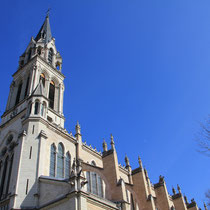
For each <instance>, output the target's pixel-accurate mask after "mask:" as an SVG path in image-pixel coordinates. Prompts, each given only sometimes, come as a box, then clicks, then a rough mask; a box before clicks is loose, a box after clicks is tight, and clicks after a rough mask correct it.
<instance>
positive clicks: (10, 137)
mask: <svg viewBox="0 0 210 210" xmlns="http://www.w3.org/2000/svg"><path fill="white" fill-rule="evenodd" d="M12 140H13V135H9V137H8V138H7V142H6V144H10V143H11V142H12Z"/></svg>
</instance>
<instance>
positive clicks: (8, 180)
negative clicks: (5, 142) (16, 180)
mask: <svg viewBox="0 0 210 210" xmlns="http://www.w3.org/2000/svg"><path fill="white" fill-rule="evenodd" d="M13 158H14V154H12V157H11V159H10V165H9V173H8V176H7V186H6V195H7V194H8V191H9V185H10V179H11V173H12V165H13Z"/></svg>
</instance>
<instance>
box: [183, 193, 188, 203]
mask: <svg viewBox="0 0 210 210" xmlns="http://www.w3.org/2000/svg"><path fill="white" fill-rule="evenodd" d="M184 200H185V203H186V204H189V203H188V200H187V196H186V195H184Z"/></svg>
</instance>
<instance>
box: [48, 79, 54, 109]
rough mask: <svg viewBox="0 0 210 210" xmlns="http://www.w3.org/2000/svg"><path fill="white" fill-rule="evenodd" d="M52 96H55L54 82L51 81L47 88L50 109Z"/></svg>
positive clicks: (52, 105) (52, 101) (52, 102)
mask: <svg viewBox="0 0 210 210" xmlns="http://www.w3.org/2000/svg"><path fill="white" fill-rule="evenodd" d="M54 98H55V83H54V82H53V81H51V82H50V88H49V107H50V108H51V109H54Z"/></svg>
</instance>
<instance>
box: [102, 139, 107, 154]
mask: <svg viewBox="0 0 210 210" xmlns="http://www.w3.org/2000/svg"><path fill="white" fill-rule="evenodd" d="M103 150H104V152H106V151H107V143H106V141H105V139H104V141H103Z"/></svg>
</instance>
